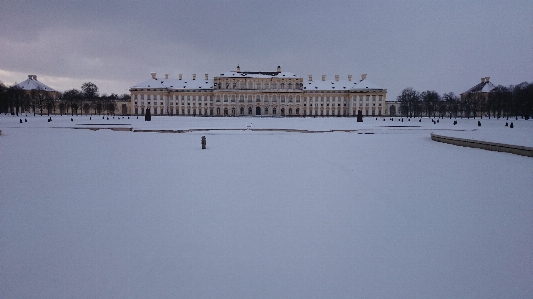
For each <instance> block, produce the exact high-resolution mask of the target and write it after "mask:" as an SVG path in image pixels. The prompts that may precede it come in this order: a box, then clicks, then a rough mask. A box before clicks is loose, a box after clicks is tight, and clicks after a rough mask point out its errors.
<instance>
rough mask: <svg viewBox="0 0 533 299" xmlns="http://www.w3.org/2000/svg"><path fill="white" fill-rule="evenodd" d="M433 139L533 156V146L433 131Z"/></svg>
mask: <svg viewBox="0 0 533 299" xmlns="http://www.w3.org/2000/svg"><path fill="white" fill-rule="evenodd" d="M431 140H435V141H438V142H444V143H448V144H453V145H459V146H466V147H472V148H480V149H484V150H488V151H496V152H504V153H511V154H516V155H521V156H527V157H533V147H527V146H520V145H511V144H503V143H496V142H488V141H479V140H471V139H463V138H457V137H448V136H442V135H436V134H433V133H431Z"/></svg>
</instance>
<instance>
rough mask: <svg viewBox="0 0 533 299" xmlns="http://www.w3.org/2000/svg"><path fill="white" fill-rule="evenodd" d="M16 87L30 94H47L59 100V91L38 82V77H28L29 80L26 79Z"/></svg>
mask: <svg viewBox="0 0 533 299" xmlns="http://www.w3.org/2000/svg"><path fill="white" fill-rule="evenodd" d="M15 86H17V87H19V88H21V89H22V90H24V91H25V92H26V93H28V94H29V93H31V92H32V91H33V92H43V93H46V94H47V95H48V96H50V97H53V98H57V92H58V91H57V90H55V89H53V88H52V87H50V86H48V85H46V84H44V83H42V82H40V81H38V80H37V75H28V79H26V80H25V81H23V82H20V83H19V84H16V85H15Z"/></svg>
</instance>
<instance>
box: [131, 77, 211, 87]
mask: <svg viewBox="0 0 533 299" xmlns="http://www.w3.org/2000/svg"><path fill="white" fill-rule="evenodd" d="M213 82H214V81H213V79H208V80H198V78H196V80H193V79H192V78H190V79H181V80H179V79H161V78H156V79H153V78H150V79H149V80H146V81H144V82H142V83H139V84H137V85H135V86H132V87H131V88H133V89H136V88H153V89H172V90H182V89H207V90H212V89H213Z"/></svg>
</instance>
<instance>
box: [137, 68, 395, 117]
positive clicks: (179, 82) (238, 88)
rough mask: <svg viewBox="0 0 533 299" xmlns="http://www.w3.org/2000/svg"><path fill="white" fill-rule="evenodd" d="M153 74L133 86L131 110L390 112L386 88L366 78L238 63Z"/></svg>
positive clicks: (294, 113)
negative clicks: (212, 71) (246, 67)
mask: <svg viewBox="0 0 533 299" xmlns="http://www.w3.org/2000/svg"><path fill="white" fill-rule="evenodd" d="M151 75H152V77H151V78H150V79H149V80H147V81H144V82H142V83H139V84H137V85H135V86H132V87H131V88H130V93H131V104H130V107H128V108H129V109H131V111H129V114H133V115H143V114H145V112H146V111H147V110H148V109H149V110H150V113H151V114H152V115H191V116H192V115H194V116H243V115H266V116H355V115H357V112H358V111H359V110H361V111H362V113H363V115H369V116H370V115H375V116H378V115H386V114H387V107H386V103H385V101H386V96H387V90H386V89H383V88H381V87H379V86H377V85H375V84H373V83H371V82H370V81H368V80H367V79H366V74H363V75H362V76H361V79H360V80H352V76H351V75H348V78H347V79H346V80H341V79H340V78H339V76H338V75H337V76H335V79H334V80H326V76H325V75H322V78H321V80H313V78H312V76H311V75H309V76H308V78H307V80H304V78H302V77H300V76H298V75H295V74H293V73H290V72H282V71H281V68H280V67H279V66H278V68H277V70H276V71H275V72H245V71H241V69H240V67H239V66H237V69H236V71H230V72H226V73H223V74H220V75H219V76H215V77H214V78H209V75H208V74H206V75H205V77H204V78H203V79H201V78H197V76H196V75H195V74H193V75H192V78H183V76H182V75H181V74H180V75H179V77H178V79H170V78H169V77H168V74H165V76H164V78H158V77H157V74H156V73H152V74H151Z"/></svg>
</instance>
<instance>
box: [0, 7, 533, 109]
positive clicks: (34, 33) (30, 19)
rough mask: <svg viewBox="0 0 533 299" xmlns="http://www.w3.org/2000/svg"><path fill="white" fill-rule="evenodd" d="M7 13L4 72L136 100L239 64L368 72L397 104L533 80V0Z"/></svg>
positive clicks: (0, 22)
mask: <svg viewBox="0 0 533 299" xmlns="http://www.w3.org/2000/svg"><path fill="white" fill-rule="evenodd" d="M0 16H1V18H0V26H1V28H2V35H1V36H0V51H1V52H2V56H0V65H1V67H0V69H1V70H2V71H4V72H12V73H38V74H42V75H45V76H50V77H62V78H72V80H74V81H76V80H78V81H79V80H93V81H94V80H99V81H100V82H101V83H100V84H102V85H106V86H109V90H107V92H119V93H122V92H127V89H128V87H129V86H131V85H133V84H136V83H138V82H140V81H143V80H144V79H145V78H146V77H147V76H148V74H149V72H151V71H156V72H159V73H170V74H171V76H177V74H179V73H183V74H186V75H190V74H192V73H198V74H204V73H209V74H211V75H214V74H218V73H222V72H224V71H227V70H230V69H234V68H235V66H236V65H237V64H240V65H241V67H242V68H243V69H245V70H274V69H275V68H276V66H277V65H281V66H282V69H283V70H284V71H292V72H294V73H297V74H299V75H301V76H304V77H306V76H307V75H308V74H313V75H315V76H320V75H322V74H326V75H327V76H328V77H329V78H331V77H333V75H335V74H339V75H341V76H342V77H345V76H346V75H348V74H353V75H354V76H359V74H361V73H368V74H369V79H370V80H371V81H374V82H375V83H377V84H379V85H381V86H383V87H385V88H388V89H389V96H388V97H389V99H394V98H395V97H396V96H397V94H398V93H399V92H400V91H401V89H403V88H405V87H408V86H413V87H414V88H415V89H419V90H425V89H435V90H437V91H438V92H441V93H444V92H449V91H454V92H456V93H460V92H462V91H464V90H465V89H466V88H468V87H470V86H471V85H473V84H475V83H477V81H478V77H484V76H490V77H491V79H492V81H493V82H494V83H496V84H507V85H508V84H513V83H518V82H521V81H525V80H528V81H533V77H532V76H533V75H532V74H533V54H532V53H533V39H531V36H532V32H533V17H532V16H533V6H532V5H531V4H530V3H529V1H525V0H523V1H519V0H516V1H508V2H505V3H500V2H498V1H459V0H456V1H448V2H446V3H440V2H433V1H409V2H407V1H373V2H355V1H334V2H323V1H157V2H155V3H150V2H147V1H17V2H9V3H4V4H3V5H2V11H1V12H0ZM0 80H2V81H7V79H6V78H0ZM20 80H22V78H21V79H20ZM112 81H113V82H119V81H120V82H129V83H121V84H120V86H119V85H117V84H112V83H111V82H112ZM76 82H77V81H76ZM71 87H76V86H71ZM57 88H58V89H61V88H63V87H62V86H58V87H57ZM115 88H116V89H115Z"/></svg>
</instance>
